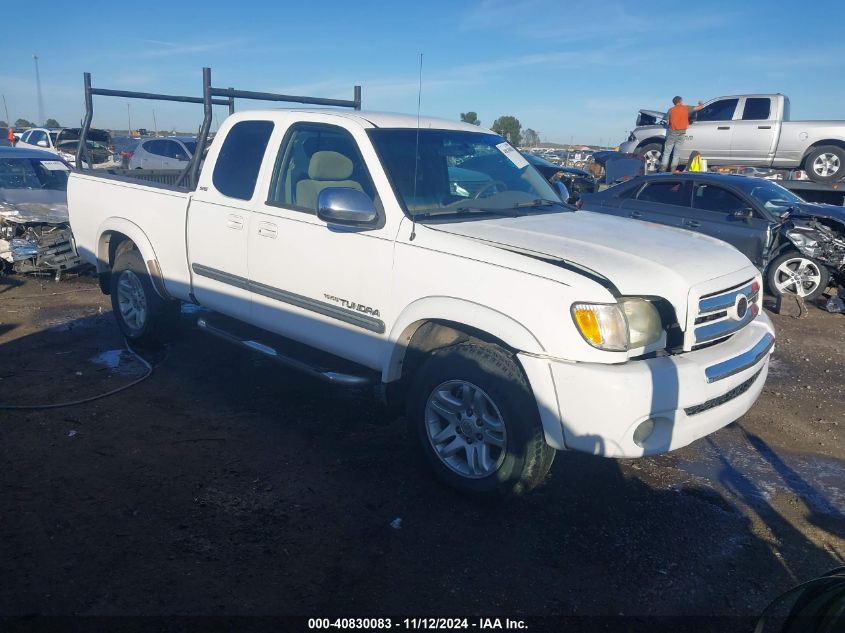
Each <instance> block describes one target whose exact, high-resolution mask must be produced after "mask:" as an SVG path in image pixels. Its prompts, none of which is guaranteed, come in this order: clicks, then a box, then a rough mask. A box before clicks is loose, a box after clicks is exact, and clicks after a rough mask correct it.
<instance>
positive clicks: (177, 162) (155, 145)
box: [129, 136, 197, 169]
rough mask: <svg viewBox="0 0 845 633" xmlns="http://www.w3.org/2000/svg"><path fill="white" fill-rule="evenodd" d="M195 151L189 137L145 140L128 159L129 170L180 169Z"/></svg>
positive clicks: (194, 143) (194, 145)
mask: <svg viewBox="0 0 845 633" xmlns="http://www.w3.org/2000/svg"><path fill="white" fill-rule="evenodd" d="M196 150H197V141H196V139H194V138H191V137H177V136H171V137H168V138H145V139H143V140H142V141H141V142H140V143H138V146H137V147H136V148H135V150H134V153H133V154H132V158H130V159H129V169H182V168H184V167H185V166H186V165H187V164H188V162H189V161H190V160H191V157H192V156H193V155H194V152H195V151H196Z"/></svg>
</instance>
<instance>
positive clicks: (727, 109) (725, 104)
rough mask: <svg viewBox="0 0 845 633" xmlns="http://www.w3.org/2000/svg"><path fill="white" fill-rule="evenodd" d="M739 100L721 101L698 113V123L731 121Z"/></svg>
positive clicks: (705, 107)
mask: <svg viewBox="0 0 845 633" xmlns="http://www.w3.org/2000/svg"><path fill="white" fill-rule="evenodd" d="M737 103H739V99H719V100H718V101H714V102H713V103H711V104H708V105H706V106H704V107H703V108H702V109H701V110H699V111H698V116H697V117H696V120H697V121H730V120H731V119H733V117H734V111H736V104H737Z"/></svg>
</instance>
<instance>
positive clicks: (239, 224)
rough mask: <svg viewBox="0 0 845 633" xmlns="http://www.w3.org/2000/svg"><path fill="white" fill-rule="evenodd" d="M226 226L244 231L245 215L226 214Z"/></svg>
mask: <svg viewBox="0 0 845 633" xmlns="http://www.w3.org/2000/svg"><path fill="white" fill-rule="evenodd" d="M226 226H228V227H229V228H230V229H234V230H236V231H242V230H243V228H244V219H243V216H240V215H235V214H234V213H230V214H229V215H227V216H226Z"/></svg>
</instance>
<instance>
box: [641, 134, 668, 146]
mask: <svg viewBox="0 0 845 633" xmlns="http://www.w3.org/2000/svg"><path fill="white" fill-rule="evenodd" d="M651 143H657V144H658V145H663V144H665V143H666V139H664V138H660V137H659V136H653V137H651V138H647V139H646V140H644V141H640V143H639V144H638V145H637V149H642V148H643V147H645V146H646V145H649V144H651Z"/></svg>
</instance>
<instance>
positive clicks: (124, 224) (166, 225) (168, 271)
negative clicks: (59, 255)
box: [67, 172, 191, 300]
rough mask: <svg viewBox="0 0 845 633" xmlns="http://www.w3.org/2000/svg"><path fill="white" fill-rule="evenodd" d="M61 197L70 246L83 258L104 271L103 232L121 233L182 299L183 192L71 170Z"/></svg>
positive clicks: (185, 282)
mask: <svg viewBox="0 0 845 633" xmlns="http://www.w3.org/2000/svg"><path fill="white" fill-rule="evenodd" d="M67 197H68V212H69V215H70V224H71V229H72V230H73V235H74V239H75V240H76V248H77V250H78V251H79V254H80V255H81V256H82V258H83V259H84V260H86V261H88V262H90V263H92V264H95V265H97V267H98V270H101V271H102V270H104V267H105V266H106V265H107V264H108V262H107V261H106V260H107V257H108V251H107V250H105V248H104V243H105V241H104V236H105V235H107V234H109V233H110V232H118V233H123V234H125V235H127V236H128V237H130V238H131V239H132V240H133V241H135V242H136V243H137V244H138V247H139V250H140V251H141V253H142V255H143V257H144V259H145V261H148V260H149V259H151V258H155V259H156V260H157V261H158V265H159V267H160V269H161V276H162V280H163V281H164V286H165V288H166V289H167V292H168V293H170V294H171V295H172V296H173V297H176V298H179V299H184V300H187V299H188V295H189V292H190V283H191V280H190V273H189V269H188V258H187V250H186V243H185V220H186V217H187V210H188V204H189V202H190V198H191V194H190V193H189V192H187V191H181V190H178V189H175V188H169V187H156V186H151V185H147V184H142V183H140V182H129V181H126V180H118V179H114V178H104V177H101V176H96V175H92V174H88V173H79V172H74V173H72V174H71V177H70V180H69V182H68V190H67ZM104 250H105V252H104Z"/></svg>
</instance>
